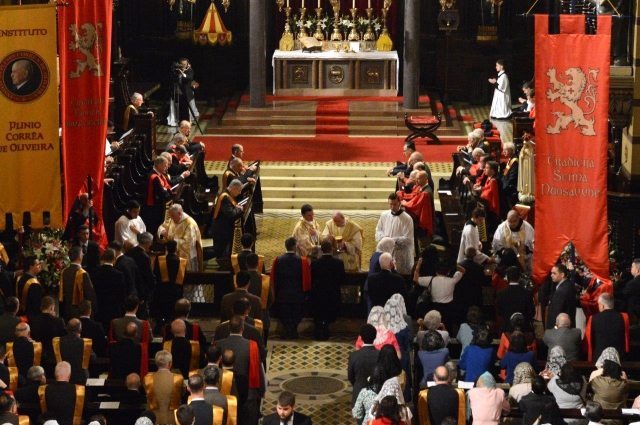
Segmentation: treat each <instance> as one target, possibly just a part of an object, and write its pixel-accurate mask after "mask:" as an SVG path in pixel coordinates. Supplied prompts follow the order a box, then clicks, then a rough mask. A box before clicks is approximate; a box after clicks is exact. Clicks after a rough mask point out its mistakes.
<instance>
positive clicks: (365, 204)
mask: <svg viewBox="0 0 640 425" xmlns="http://www.w3.org/2000/svg"><path fill="white" fill-rule="evenodd" d="M392 166H393V164H392V163H350V162H341V163H334V164H327V163H313V162H265V163H264V164H262V167H261V173H260V179H261V184H262V196H263V200H264V208H265V211H267V210H268V211H271V210H298V209H299V208H300V206H301V205H302V204H304V203H309V204H311V205H313V207H314V208H316V209H323V210H335V209H340V210H358V211H382V210H385V209H387V208H389V206H388V203H387V197H388V196H389V194H390V193H391V192H393V191H394V190H395V179H394V178H393V177H387V175H386V172H387V170H388V169H389V168H391V167H392ZM429 166H430V167H431V170H432V176H433V180H434V181H435V184H436V199H435V201H436V209H439V206H440V202H439V200H438V199H437V186H438V182H439V180H440V178H441V177H446V178H448V177H449V176H450V175H451V166H450V165H449V164H445V163H430V164H429Z"/></svg>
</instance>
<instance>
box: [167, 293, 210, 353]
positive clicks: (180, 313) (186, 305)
mask: <svg viewBox="0 0 640 425" xmlns="http://www.w3.org/2000/svg"><path fill="white" fill-rule="evenodd" d="M189 313H191V301H189V300H188V299H186V298H180V299H179V300H178V301H176V305H175V307H174V310H173V317H174V319H182V321H183V322H184V324H185V326H186V327H187V338H189V340H191V341H198V342H199V343H200V348H201V351H202V352H206V351H207V339H206V337H205V335H204V332H202V329H200V325H199V324H197V323H194V322H191V321H189V320H188V319H189ZM172 338H173V334H172V333H171V324H170V323H167V325H166V326H165V327H164V340H165V341H169V340H170V339H172Z"/></svg>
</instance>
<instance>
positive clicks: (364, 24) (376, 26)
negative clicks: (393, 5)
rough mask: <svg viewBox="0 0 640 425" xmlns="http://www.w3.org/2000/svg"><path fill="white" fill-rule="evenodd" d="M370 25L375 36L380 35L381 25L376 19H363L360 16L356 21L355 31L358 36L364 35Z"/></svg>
mask: <svg viewBox="0 0 640 425" xmlns="http://www.w3.org/2000/svg"><path fill="white" fill-rule="evenodd" d="M369 25H371V28H372V29H373V32H375V33H376V36H377V35H378V34H380V30H381V29H382V24H381V23H380V20H379V19H378V18H372V19H369V18H365V17H364V16H360V17H359V18H357V19H356V31H358V33H360V34H364V33H365V32H366V31H367V28H368V27H369Z"/></svg>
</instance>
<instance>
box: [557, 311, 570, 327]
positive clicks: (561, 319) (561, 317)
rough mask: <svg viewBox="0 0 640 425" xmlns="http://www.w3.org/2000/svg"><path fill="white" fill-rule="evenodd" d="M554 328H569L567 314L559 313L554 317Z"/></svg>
mask: <svg viewBox="0 0 640 425" xmlns="http://www.w3.org/2000/svg"><path fill="white" fill-rule="evenodd" d="M556 327H558V328H570V327H571V319H570V318H569V315H568V314H567V313H560V314H558V316H557V317H556Z"/></svg>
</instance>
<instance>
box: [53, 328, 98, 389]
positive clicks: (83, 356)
mask: <svg viewBox="0 0 640 425" xmlns="http://www.w3.org/2000/svg"><path fill="white" fill-rule="evenodd" d="M81 333H82V323H81V322H80V319H71V320H69V323H68V324H67V335H65V336H63V337H57V338H54V339H53V341H52V345H53V348H54V352H58V353H60V355H59V356H58V355H56V361H57V362H61V361H65V362H68V363H69V364H70V365H71V382H72V383H73V384H78V385H85V384H86V382H87V378H88V377H89V361H90V359H91V357H92V351H91V344H92V342H91V340H90V339H82V338H81V337H80V334H81ZM93 357H94V358H95V354H93Z"/></svg>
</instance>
